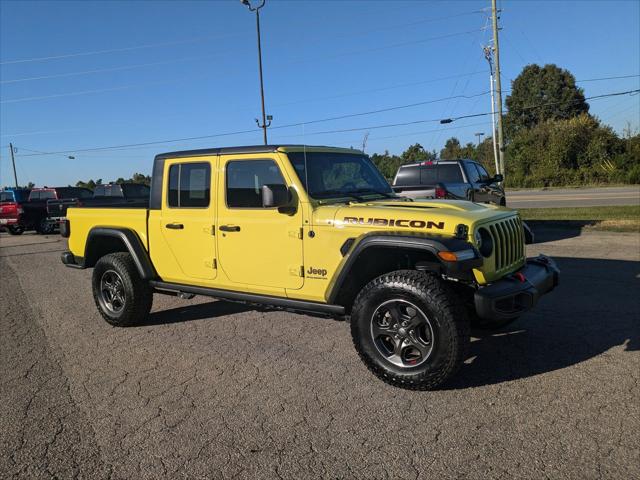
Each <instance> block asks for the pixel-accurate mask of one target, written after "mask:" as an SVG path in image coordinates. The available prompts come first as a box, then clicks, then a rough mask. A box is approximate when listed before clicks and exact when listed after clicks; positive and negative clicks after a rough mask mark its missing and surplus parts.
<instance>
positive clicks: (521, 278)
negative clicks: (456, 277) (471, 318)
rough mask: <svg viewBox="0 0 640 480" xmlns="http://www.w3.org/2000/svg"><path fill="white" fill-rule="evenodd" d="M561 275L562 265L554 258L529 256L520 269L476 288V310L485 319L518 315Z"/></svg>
mask: <svg viewBox="0 0 640 480" xmlns="http://www.w3.org/2000/svg"><path fill="white" fill-rule="evenodd" d="M559 276H560V269H559V268H558V266H557V265H556V262H554V261H553V260H552V259H551V258H549V257H546V256H544V255H539V256H538V257H536V258H530V259H528V260H527V262H526V264H525V266H524V267H523V268H522V269H520V270H519V271H517V272H515V273H513V274H511V275H509V276H508V277H505V278H503V279H501V280H498V281H497V282H495V283H492V284H491V285H488V286H486V287H481V288H479V289H478V290H477V291H476V292H475V295H474V303H475V307H476V313H477V314H478V316H479V317H481V318H484V319H486V320H493V319H508V318H515V317H518V316H520V315H522V314H523V313H524V312H526V311H528V310H531V309H532V308H533V307H534V305H535V304H536V303H537V302H538V299H539V298H540V297H541V296H543V295H545V294H547V293H549V292H550V291H551V290H553V289H554V288H555V287H556V286H557V285H558V279H559Z"/></svg>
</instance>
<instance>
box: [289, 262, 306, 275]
mask: <svg viewBox="0 0 640 480" xmlns="http://www.w3.org/2000/svg"><path fill="white" fill-rule="evenodd" d="M289 275H291V276H292V277H304V266H302V265H300V268H296V267H293V266H291V267H289Z"/></svg>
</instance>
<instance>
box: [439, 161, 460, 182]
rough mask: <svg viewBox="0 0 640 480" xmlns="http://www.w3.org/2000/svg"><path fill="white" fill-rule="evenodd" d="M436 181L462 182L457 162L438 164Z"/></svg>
mask: <svg viewBox="0 0 640 480" xmlns="http://www.w3.org/2000/svg"><path fill="white" fill-rule="evenodd" d="M438 181H439V182H442V183H460V182H462V172H461V171H460V165H458V164H457V163H450V164H448V163H445V164H444V165H442V164H441V165H438Z"/></svg>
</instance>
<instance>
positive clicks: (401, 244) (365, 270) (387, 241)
mask: <svg viewBox="0 0 640 480" xmlns="http://www.w3.org/2000/svg"><path fill="white" fill-rule="evenodd" d="M464 248H473V247H472V246H471V244H469V243H467V242H466V241H465V240H461V239H458V238H454V237H440V236H435V235H433V236H427V235H417V234H416V235H407V234H406V233H399V234H383V233H376V234H368V235H364V236H363V237H362V238H361V239H359V240H358V241H356V240H354V239H350V240H347V242H345V245H343V247H342V249H341V250H342V252H343V254H344V255H345V257H344V259H343V261H342V263H341V265H340V266H339V268H338V271H337V273H336V274H335V275H334V279H333V280H332V283H331V284H330V285H329V289H328V294H327V301H328V302H329V303H331V304H337V305H342V306H344V307H345V310H346V311H350V310H351V305H352V304H353V301H354V300H355V297H356V296H357V294H358V292H359V291H360V290H361V289H362V287H364V286H365V285H366V284H367V283H369V282H370V281H371V280H373V279H374V278H376V277H379V276H380V275H383V274H385V273H388V272H391V271H395V270H405V269H407V270H424V271H431V272H435V273H438V274H442V273H447V274H451V275H452V276H459V275H462V276H464V275H465V274H470V272H471V269H472V268H475V267H477V266H479V264H481V263H482V260H481V259H480V258H479V255H477V256H478V258H477V259H473V260H467V261H462V262H457V263H455V264H451V263H450V262H444V261H443V260H441V259H440V258H439V257H438V252H441V251H456V250H461V249H464Z"/></svg>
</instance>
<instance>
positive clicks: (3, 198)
mask: <svg viewBox="0 0 640 480" xmlns="http://www.w3.org/2000/svg"><path fill="white" fill-rule="evenodd" d="M0 202H13V192H0Z"/></svg>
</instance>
